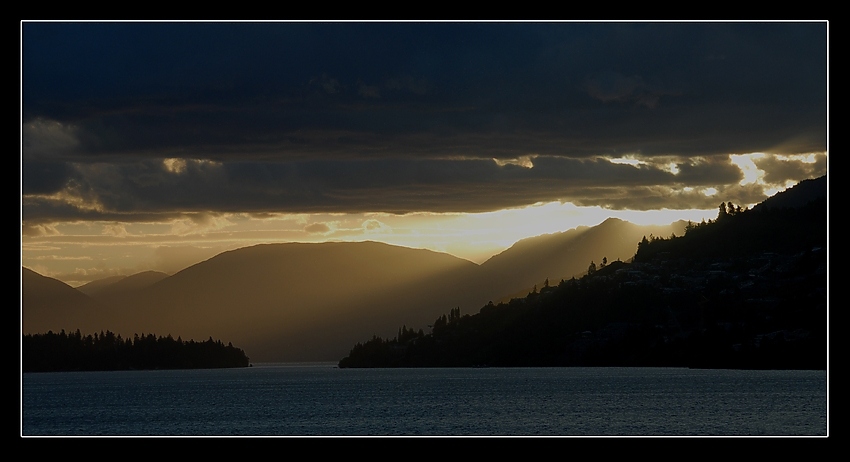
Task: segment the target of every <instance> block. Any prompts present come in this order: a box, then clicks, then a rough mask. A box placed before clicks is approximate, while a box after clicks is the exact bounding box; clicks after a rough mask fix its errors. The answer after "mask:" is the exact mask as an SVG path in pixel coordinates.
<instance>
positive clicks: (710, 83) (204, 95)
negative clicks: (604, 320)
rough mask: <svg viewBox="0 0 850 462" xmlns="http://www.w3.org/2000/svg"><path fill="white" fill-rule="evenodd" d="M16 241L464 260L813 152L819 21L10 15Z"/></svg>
mask: <svg viewBox="0 0 850 462" xmlns="http://www.w3.org/2000/svg"><path fill="white" fill-rule="evenodd" d="M20 26H21V28H20V39H21V40H20V44H21V54H20V56H21V85H20V87H21V88H20V90H21V91H20V95H21V172H20V173H21V264H22V266H26V267H28V268H31V269H33V270H35V271H38V272H39V273H41V274H43V275H45V276H50V277H54V278H57V279H60V280H62V281H64V282H66V283H69V284H71V285H73V286H79V285H81V284H84V283H86V282H90V281H93V280H97V279H100V278H103V277H108V276H114V275H129V274H133V273H136V272H139V271H145V270H156V271H164V272H167V273H170V274H171V273H174V272H176V271H179V270H181V269H183V268H185V267H186V266H189V265H191V264H194V263H196V262H198V261H200V260H204V259H207V258H210V257H212V256H214V255H215V254H217V253H220V252H222V251H225V250H230V249H233V248H238V247H244V246H246V245H253V244H259V243H267V242H322V241H328V240H342V241H361V240H376V241H382V242H388V243H392V244H397V245H404V246H409V247H416V248H428V249H432V250H436V251H441V252H448V253H451V254H454V255H457V256H459V257H461V258H466V259H469V260H471V261H475V262H477V263H480V262H483V261H484V260H486V258H488V257H489V256H491V255H493V254H495V253H498V252H500V251H502V250H504V249H505V248H507V247H509V246H510V245H512V244H513V243H514V242H516V241H517V240H519V239H522V238H525V237H529V236H534V235H539V234H543V233H553V232H558V231H565V230H567V229H570V228H574V227H576V226H593V225H596V224H599V223H601V222H602V221H604V220H605V219H606V218H608V217H618V218H622V219H625V220H628V221H632V222H634V223H638V224H650V223H651V224H666V223H670V222H672V221H675V220H678V219H684V220H693V221H700V220H702V219H712V218H715V217H716V216H717V209H718V205H719V204H720V202H728V201H731V202H733V203H735V204H743V205H749V206H751V205H753V204H756V203H758V202H760V201H762V200H764V199H765V198H767V197H769V196H770V195H772V194H775V193H776V192H778V191H781V190H783V189H785V188H787V187H790V186H792V185H794V184H796V183H797V182H799V181H801V180H804V179H808V178H815V177H819V176H822V175H825V174H826V171H827V152H828V23H827V22H825V21H821V22H38V21H24V22H21V25H20Z"/></svg>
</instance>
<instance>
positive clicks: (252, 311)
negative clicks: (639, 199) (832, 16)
mask: <svg viewBox="0 0 850 462" xmlns="http://www.w3.org/2000/svg"><path fill="white" fill-rule="evenodd" d="M476 268H477V265H475V264H474V263H471V262H469V261H466V260H463V259H459V258H456V257H453V256H451V255H448V254H441V253H437V252H432V251H428V250H418V249H408V248H404V247H396V246H391V245H387V244H380V243H375V242H362V243H325V244H295V243H293V244H269V245H258V246H253V247H247V248H242V249H238V250H234V251H230V252H225V253H222V254H220V255H218V256H216V257H213V258H211V259H209V260H207V261H205V262H201V263H198V264H196V265H193V266H192V267H189V268H187V269H185V270H183V271H181V272H179V273H177V274H175V275H173V276H171V277H168V278H165V279H163V280H161V281H159V282H158V283H156V284H154V285H152V286H151V287H149V288H148V289H146V290H144V291H142V292H140V293H139V295H138V296H137V297H135V298H134V299H133V300H127V302H126V303H125V304H124V306H120V307H118V306H116V307H113V310H112V312H111V313H105V314H104V318H103V324H104V326H107V325H108V326H111V327H110V329H111V330H113V331H114V332H118V333H123V332H124V331H126V332H128V333H132V332H156V333H161V334H163V335H165V334H167V333H171V334H172V335H174V336H178V335H180V336H182V337H183V338H206V337H208V336H210V335H211V336H213V337H216V338H222V339H227V341H232V342H233V343H234V344H235V345H239V347H240V348H243V349H245V350H246V352H248V354H249V356H251V357H252V359H253V360H279V361H280V360H318V359H334V357H335V356H334V355H338V354H339V353H340V352H343V353H344V352H345V351H346V349H347V348H348V347H349V345H350V342H351V340H352V339H355V338H359V337H360V336H362V335H364V333H366V334H367V335H368V334H370V333H373V332H374V333H377V334H381V335H388V334H389V333H390V332H394V330H395V329H397V327H398V324H399V323H400V322H401V323H404V322H405V320H408V319H421V320H422V322H423V323H424V322H425V320H428V319H433V317H434V316H435V315H436V314H437V313H440V312H443V311H445V310H446V309H448V308H447V307H446V306H445V305H444V304H445V303H449V300H454V301H457V300H459V299H462V298H463V297H462V294H461V293H460V292H462V291H461V290H460V285H461V284H462V282H463V281H469V280H472V279H474V277H473V274H472V273H473V272H474V271H475V269H476ZM441 300H442V302H441ZM125 335H126V334H125Z"/></svg>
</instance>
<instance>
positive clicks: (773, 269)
mask: <svg viewBox="0 0 850 462" xmlns="http://www.w3.org/2000/svg"><path fill="white" fill-rule="evenodd" d="M826 231H827V209H826V199H825V197H823V198H821V199H816V200H814V201H811V202H809V203H808V204H807V205H805V206H803V207H797V208H784V207H783V208H771V207H758V208H757V209H754V210H745V209H744V210H742V209H741V208H739V207H736V206H734V205H733V204H728V203H724V204H722V205H721V206H720V207H719V210H718V217H717V219H716V220H711V221H708V222H705V223H700V224H691V225H690V226H689V227H688V229H687V231H686V233H685V235H684V236H678V237H677V236H670V237H655V236H649V237H647V238H646V239H644V240H642V242H641V243H640V245H639V246H638V251H637V253H636V255H635V257H634V259H633V261H631V262H629V263H627V262H621V261H615V262H612V263H608V262H607V261H606V262H605V263H604V264H599V265H597V264H596V263H594V264H593V265H592V266H591V267H590V268H589V272H588V274H586V275H585V276H583V277H581V278H573V279H570V280H565V281H560V283H558V284H557V285H552V286H548V285H547V286H545V287H542V288H541V289H540V290H539V291H538V290H534V291H532V292H531V293H529V294H528V295H527V296H526V297H524V298H514V299H512V300H511V301H510V302H506V303H499V304H492V303H490V304H488V305H486V306H484V307H482V308H481V309H480V311H479V312H478V313H476V314H474V315H468V314H467V315H461V314H460V310H457V309H453V310H451V312H450V314H449V315H448V316H445V315H444V316H441V317H440V318H438V319H437V320H436V321H435V322H434V324H433V325H431V326H429V327H430V332H429V333H427V334H426V333H425V332H424V331H423V330H418V331H414V330H413V329H408V328H407V327H406V326H404V327H402V328H401V329H399V335H398V336H397V337H395V338H393V339H382V338H379V337H373V338H372V339H371V340H369V341H366V342H364V343H358V344H357V345H355V346H354V347H353V348H352V350H351V352H350V354H349V355H348V356H347V357H345V358H343V359H342V360H341V361H340V362H339V366H340V367H446V366H449V367H450V366H675V367H707V368H749V369H825V368H826V365H827V364H826V362H827V361H826V360H827V308H828V300H827V274H826V268H827V247H826V244H827V242H826V239H827V232H826ZM601 257H602V256H601V255H600V260H598V261H600V262H601V261H602V259H601Z"/></svg>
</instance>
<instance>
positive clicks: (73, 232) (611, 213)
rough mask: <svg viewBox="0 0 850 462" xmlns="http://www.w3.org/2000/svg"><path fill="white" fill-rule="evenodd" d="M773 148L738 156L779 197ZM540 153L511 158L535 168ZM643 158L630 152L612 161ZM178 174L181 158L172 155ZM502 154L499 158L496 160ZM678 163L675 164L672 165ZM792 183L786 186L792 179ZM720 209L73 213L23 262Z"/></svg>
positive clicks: (187, 258)
mask: <svg viewBox="0 0 850 462" xmlns="http://www.w3.org/2000/svg"><path fill="white" fill-rule="evenodd" d="M764 157H765V154H761V153H751V154H742V155H730V160H731V161H732V163H733V164H734V165H736V166H737V167H738V168H740V170H741V172H742V174H743V180H742V181H741V182H740V185H750V184H755V185H757V186H761V187H763V188H764V192H765V193H767V195H768V196H771V195H773V194H775V193H777V192H779V191H781V190H783V189H785V188H787V187H789V186H792V185H793V184H794V183H795V182H793V181H788V182H786V183H785V184H784V185H782V184H776V185H772V184H771V185H768V184H766V183H765V182H764V174H765V172H764V171H762V170H760V169H759V168H758V166H757V161H759V160H760V159H763V158H764ZM532 158H533V156H524V157H521V158H519V159H516V160H513V161H504V164H505V165H507V164H515V165H520V164H523V163H524V162H526V161H527V162H528V163H527V164H525V165H524V166H526V167H527V168H533V164H531V160H532ZM776 158H777V159H778V160H780V161H786V160H788V161H796V162H809V163H811V162H817V160H818V156H817V155H814V154H813V155H808V156H806V155H800V156H784V157H782V158H779V157H776ZM610 161H611V162H615V163H622V164H628V165H632V166H636V167H637V166H639V165H640V164H641V163H642V161H636V160H634V159H630V158H628V157H626V158H621V159H613V160H610ZM165 163H166V165H167V166H168V167H169V169H170V170H171V171H172V172H174V173H175V174H180V172H182V171H184V168H185V165H186V164H185V163H184V161H181V160H174V161H171V160H166V161H165ZM497 163H498V162H497ZM670 168H671V169H672V168H673V166H672V164H671V167H670ZM783 186H784V187H783ZM682 191H683V192H684V193H685V194H693V193H700V194H703V195H705V196H707V197H713V196H718V195H725V194H726V193H725V192H724V191H720V190H718V189H717V188H713V187H704V186H703V187H690V186H687V187H684V188H683V189H682ZM746 205H750V204H746ZM716 215H717V209H716V208H715V207H711V208H710V209H705V210H700V209H692V210H668V209H661V210H648V211H636V210H611V209H606V208H602V207H598V206H594V207H580V206H576V205H574V204H572V203H570V202H559V201H552V202H545V203H543V202H541V203H536V204H532V205H528V206H525V207H518V208H510V209H503V210H497V211H491V212H481V213H431V212H416V213H409V214H404V215H394V214H389V213H349V214H346V213H317V214H309V213H298V214H285V213H281V214H269V213H266V214H262V215H253V216H252V215H250V214H246V213H193V214H185V215H184V216H182V217H181V218H175V219H170V220H162V221H155V222H147V223H144V222H125V223H121V222H66V223H48V224H43V225H39V226H37V227H36V228H35V229H38V230H39V231H40V235H38V236H35V235H27V236H23V235H22V239H21V263H22V265H23V266H25V267H28V268H30V269H32V270H34V271H37V272H38V273H40V274H42V275H44V276H48V277H53V278H56V279H59V280H61V281H63V282H65V283H67V284H69V285H71V286H75V287H76V286H80V285H82V284H85V283H87V282H90V281H93V280H97V279H102V278H104V277H109V276H116V275H124V276H127V275H132V274H136V273H139V272H142V271H148V270H154V271H161V272H164V273H168V274H174V273H176V272H178V271H181V270H183V269H185V268H187V267H189V266H191V265H194V264H196V263H199V262H201V261H203V260H206V259H209V258H212V257H213V256H215V255H217V254H219V253H221V252H225V251H228V250H233V249H237V248H241V247H248V246H253V245H257V244H266V243H285V242H302V243H319V242H360V241H377V242H384V243H387V244H391V245H397V246H403V247H409V248H417V249H428V250H432V251H436V252H444V253H448V254H451V255H454V256H456V257H459V258H463V259H466V260H469V261H472V262H475V263H478V264H481V263H483V262H484V261H486V260H487V259H488V258H490V257H492V256H493V255H496V254H498V253H500V252H502V251H504V250H506V249H508V248H510V247H511V246H512V245H514V244H515V243H516V242H517V241H520V240H522V239H525V238H529V237H534V236H539V235H543V234H552V233H558V232H564V231H567V230H570V229H574V228H576V227H579V226H596V225H598V224H600V223H602V222H603V221H605V220H606V219H608V218H619V219H622V220H625V221H628V222H631V223H634V224H637V225H669V224H671V223H673V222H675V221H677V220H690V221H693V222H700V221H702V220H706V221H707V220H711V219H713V218H715V217H716Z"/></svg>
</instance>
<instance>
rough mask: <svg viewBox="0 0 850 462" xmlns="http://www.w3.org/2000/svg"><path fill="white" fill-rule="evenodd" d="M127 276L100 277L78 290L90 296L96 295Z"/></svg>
mask: <svg viewBox="0 0 850 462" xmlns="http://www.w3.org/2000/svg"><path fill="white" fill-rule="evenodd" d="M126 277H127V276H109V277H106V278H103V279H98V280H96V281H92V282H88V283H86V284H83V285H81V286H80V287H77V290H79V291H80V292H82V293H84V294H86V295H88V296H89V297H95V296H97V294H99V293H100V292H101V291H103V290H104V289H107V288H108V287H109V286H111V285H112V284H115V283H116V282H118V281H120V280H122V279H124V278H126Z"/></svg>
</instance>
